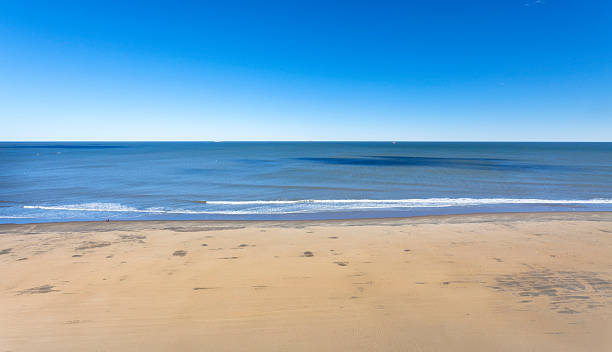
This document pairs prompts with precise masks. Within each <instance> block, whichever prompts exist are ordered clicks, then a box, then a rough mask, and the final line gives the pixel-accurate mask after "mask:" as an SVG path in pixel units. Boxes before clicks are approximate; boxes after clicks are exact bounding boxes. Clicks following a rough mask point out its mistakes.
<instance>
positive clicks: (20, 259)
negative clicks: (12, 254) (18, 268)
mask: <svg viewBox="0 0 612 352" xmlns="http://www.w3.org/2000/svg"><path fill="white" fill-rule="evenodd" d="M23 260H28V258H25V257H24V258H19V259H17V260H16V261H18V262H20V261H23Z"/></svg>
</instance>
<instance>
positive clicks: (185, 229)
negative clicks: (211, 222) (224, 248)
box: [164, 226, 244, 232]
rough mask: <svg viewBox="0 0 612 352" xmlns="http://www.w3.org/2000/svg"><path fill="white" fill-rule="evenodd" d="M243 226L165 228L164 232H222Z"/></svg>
mask: <svg viewBox="0 0 612 352" xmlns="http://www.w3.org/2000/svg"><path fill="white" fill-rule="evenodd" d="M243 228H244V226H209V227H197V226H193V227H166V228H164V230H170V231H174V232H203V231H223V230H240V229H243Z"/></svg>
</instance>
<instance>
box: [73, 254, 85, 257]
mask: <svg viewBox="0 0 612 352" xmlns="http://www.w3.org/2000/svg"><path fill="white" fill-rule="evenodd" d="M82 256H83V255H82V254H73V255H72V258H80V257H82Z"/></svg>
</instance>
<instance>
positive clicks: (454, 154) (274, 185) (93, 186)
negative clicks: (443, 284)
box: [0, 142, 612, 223]
mask: <svg viewBox="0 0 612 352" xmlns="http://www.w3.org/2000/svg"><path fill="white" fill-rule="evenodd" d="M606 210H607V211H610V210H612V143H488V142H474V143H472V142H462V143H459V142H218V143H215V142H113V143H110V142H109V143H100V142H78V143H77V142H71V143H68V142H57V143H49V142H38V143H29V142H28V143H26V142H23V143H9V142H4V143H0V223H27V222H48V221H74V220H106V219H110V220H145V219H243V220H252V219H260V220H272V219H342V218H367V217H397V216H414V215H429V214H460V213H480V212H530V211H606Z"/></svg>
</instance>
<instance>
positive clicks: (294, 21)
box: [0, 0, 612, 141]
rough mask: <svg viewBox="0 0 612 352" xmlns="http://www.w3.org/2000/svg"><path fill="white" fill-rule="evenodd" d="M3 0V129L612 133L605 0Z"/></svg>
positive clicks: (610, 6)
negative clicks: (198, 0) (203, 1)
mask: <svg viewBox="0 0 612 352" xmlns="http://www.w3.org/2000/svg"><path fill="white" fill-rule="evenodd" d="M126 3H127V2H126V1H121V2H113V1H99V2H96V1H74V2H72V1H41V2H33V1H1V2H0V140H407V141H409V140H536V141H557V140H568V141H573V140H580V141H592V140H596V141H611V140H612V1H610V0H599V1H598V0H594V1H577V0H575V1H569V0H567V1H563V0H502V1H491V0H487V1H469V0H468V1H435V0H433V1H423V0H421V1H398V2H385V1H371V2H360V1H346V2H341V1H321V2H317V1H304V2H301V4H297V2H294V1H279V2H256V1H249V2H232V1H219V2H217V3H206V4H196V2H195V1H194V2H179V1H168V2H158V1H143V2H130V4H126Z"/></svg>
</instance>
